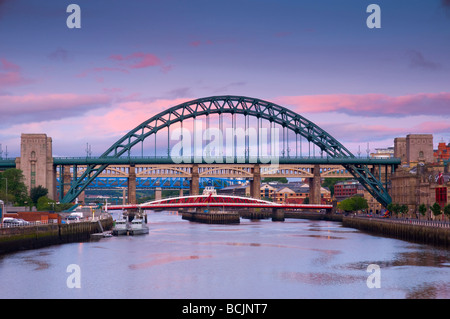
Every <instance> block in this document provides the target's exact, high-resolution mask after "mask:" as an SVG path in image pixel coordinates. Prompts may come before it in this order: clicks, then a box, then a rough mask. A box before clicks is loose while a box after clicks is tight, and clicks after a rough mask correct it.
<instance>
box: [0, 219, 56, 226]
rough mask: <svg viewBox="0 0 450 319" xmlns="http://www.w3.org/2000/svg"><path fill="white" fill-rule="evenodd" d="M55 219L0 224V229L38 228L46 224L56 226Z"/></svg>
mask: <svg viewBox="0 0 450 319" xmlns="http://www.w3.org/2000/svg"><path fill="white" fill-rule="evenodd" d="M57 223H58V220H57V219H49V220H44V221H41V220H38V221H34V222H29V221H25V222H13V223H0V228H13V227H28V226H39V225H47V224H57Z"/></svg>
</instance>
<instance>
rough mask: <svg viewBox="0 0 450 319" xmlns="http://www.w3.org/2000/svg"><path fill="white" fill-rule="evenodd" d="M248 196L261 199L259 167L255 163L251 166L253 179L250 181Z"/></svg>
mask: <svg viewBox="0 0 450 319" xmlns="http://www.w3.org/2000/svg"><path fill="white" fill-rule="evenodd" d="M250 196H251V197H253V198H255V199H261V167H260V166H259V165H258V164H255V166H254V167H253V180H251V181H250Z"/></svg>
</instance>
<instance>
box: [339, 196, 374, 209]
mask: <svg viewBox="0 0 450 319" xmlns="http://www.w3.org/2000/svg"><path fill="white" fill-rule="evenodd" d="M338 208H339V209H342V210H344V211H346V212H352V211H358V210H363V209H367V208H369V205H368V204H367V200H366V199H365V198H364V197H361V196H353V197H350V198H346V199H344V200H343V201H342V202H340V203H339V204H338Z"/></svg>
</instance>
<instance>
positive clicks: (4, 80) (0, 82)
mask: <svg viewBox="0 0 450 319" xmlns="http://www.w3.org/2000/svg"><path fill="white" fill-rule="evenodd" d="M30 82H31V81H30V80H29V79H25V78H24V77H23V76H22V73H21V68H20V66H18V65H17V64H14V63H12V62H10V61H8V60H6V59H5V58H0V86H17V85H23V84H27V83H30Z"/></svg>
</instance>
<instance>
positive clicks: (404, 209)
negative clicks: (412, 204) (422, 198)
mask: <svg viewBox="0 0 450 319" xmlns="http://www.w3.org/2000/svg"><path fill="white" fill-rule="evenodd" d="M399 211H400V214H406V213H407V212H408V211H409V208H408V206H407V205H405V204H403V205H401V206H400V208H399Z"/></svg>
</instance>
